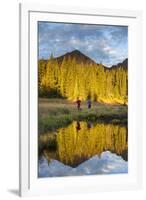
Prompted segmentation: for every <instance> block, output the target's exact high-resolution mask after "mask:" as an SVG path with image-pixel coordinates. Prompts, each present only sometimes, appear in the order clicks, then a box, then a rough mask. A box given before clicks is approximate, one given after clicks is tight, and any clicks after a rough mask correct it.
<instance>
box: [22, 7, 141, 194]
mask: <svg viewBox="0 0 146 200" xmlns="http://www.w3.org/2000/svg"><path fill="white" fill-rule="evenodd" d="M19 10H20V63H19V64H20V195H21V196H33V195H49V194H56V193H57V194H63V193H75V192H76V193H80V192H82V193H85V192H96V191H109V190H129V189H138V188H140V187H141V182H142V178H141V177H142V168H141V163H142V161H141V145H142V142H141V141H142V117H141V116H142V114H141V113H142V90H141V85H142V75H141V74H142V61H141V60H142V58H141V44H142V41H141V40H142V39H141V12H140V11H125V10H99V9H96V8H94V9H89V8H68V7H60V6H59V7H57V6H50V5H48V6H46V5H41V4H40V5H38V4H35V5H31V4H24V5H23V4H22V5H20V7H19Z"/></svg>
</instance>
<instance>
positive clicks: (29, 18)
mask: <svg viewBox="0 0 146 200" xmlns="http://www.w3.org/2000/svg"><path fill="white" fill-rule="evenodd" d="M19 11H20V16H19V17H20V21H19V22H20V23H19V25H20V26H19V28H20V29H19V30H20V34H19V35H20V48H19V50H20V55H19V57H20V59H19V65H20V83H19V84H20V93H19V95H20V140H19V141H20V183H19V185H20V186H19V187H20V196H35V195H51V194H56V193H57V194H65V193H66V194H71V193H86V192H98V191H112V190H133V189H139V188H141V186H142V159H141V154H142V89H141V88H142V56H141V55H142V31H141V30H142V14H141V12H140V11H126V10H104V9H103V10H101V9H98V8H93V9H90V8H84V7H83V8H78V7H61V6H59V7H58V6H52V5H43V4H40V5H39V4H20V6H19ZM40 20H43V21H52V22H53V21H55V22H76V23H80V22H82V23H89V24H90V23H91V24H92V23H94V24H112V25H126V26H128V29H129V36H128V41H129V43H128V46H129V48H128V50H129V53H128V59H129V60H128V76H129V78H128V81H129V83H128V91H129V95H128V132H129V136H128V138H129V144H128V146H129V147H128V152H129V153H128V157H129V165H128V166H129V168H128V174H119V175H109V176H104V175H102V176H100V175H98V176H84V177H61V178H60V177H59V178H57V177H56V178H51V179H49V178H45V179H38V177H37V104H38V102H37V22H38V21H40Z"/></svg>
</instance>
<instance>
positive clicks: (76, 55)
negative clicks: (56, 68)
mask: <svg viewBox="0 0 146 200" xmlns="http://www.w3.org/2000/svg"><path fill="white" fill-rule="evenodd" d="M64 58H65V59H67V60H68V59H75V60H76V62H77V63H78V64H80V63H84V64H96V63H95V61H93V60H92V59H91V58H89V57H88V56H86V55H85V54H83V53H82V52H80V51H79V50H77V49H75V50H73V51H71V52H67V53H66V54H64V55H62V56H59V57H56V58H54V59H55V60H57V61H58V63H62V61H63V59H64Z"/></svg>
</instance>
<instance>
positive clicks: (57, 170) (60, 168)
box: [39, 151, 128, 177]
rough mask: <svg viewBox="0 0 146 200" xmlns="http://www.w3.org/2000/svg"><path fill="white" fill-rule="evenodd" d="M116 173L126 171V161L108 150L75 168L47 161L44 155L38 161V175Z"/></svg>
mask: <svg viewBox="0 0 146 200" xmlns="http://www.w3.org/2000/svg"><path fill="white" fill-rule="evenodd" d="M117 173H128V162H127V161H125V160H123V158H122V157H121V156H117V155H116V154H114V153H111V152H110V151H105V152H103V153H102V154H101V156H100V157H99V156H98V155H95V156H93V157H92V158H90V159H89V160H87V161H85V162H84V163H82V164H80V165H78V166H77V167H75V168H73V167H70V166H68V165H64V164H63V163H61V162H59V161H57V160H53V159H52V160H51V161H50V163H48V161H47V160H46V159H45V157H42V158H41V159H40V161H39V177H55V176H57V177H59V176H77V175H95V174H117Z"/></svg>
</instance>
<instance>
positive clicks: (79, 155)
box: [39, 121, 128, 168]
mask: <svg viewBox="0 0 146 200" xmlns="http://www.w3.org/2000/svg"><path fill="white" fill-rule="evenodd" d="M127 149H128V136H127V128H126V126H123V125H113V124H104V123H98V124H91V123H86V122H76V121H74V122H73V123H72V124H70V125H69V126H67V127H65V128H60V129H58V130H57V131H56V132H55V133H54V132H53V133H45V134H41V135H40V136H39V157H40V161H41V159H42V158H44V159H45V160H47V162H48V163H50V164H51V162H52V160H55V161H57V162H59V163H62V164H63V165H65V166H69V167H72V168H77V167H78V166H79V165H81V164H83V163H84V162H86V161H88V160H90V158H92V157H94V156H95V155H96V156H98V159H100V157H101V155H102V153H103V152H106V151H110V152H111V153H114V154H116V155H117V156H120V158H121V159H122V160H123V161H124V160H125V161H127V159H128V151H127ZM126 163H127V162H126Z"/></svg>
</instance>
